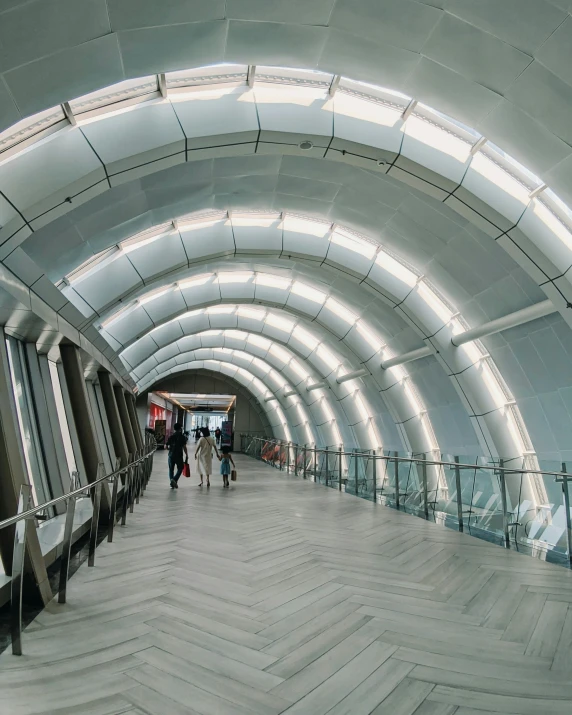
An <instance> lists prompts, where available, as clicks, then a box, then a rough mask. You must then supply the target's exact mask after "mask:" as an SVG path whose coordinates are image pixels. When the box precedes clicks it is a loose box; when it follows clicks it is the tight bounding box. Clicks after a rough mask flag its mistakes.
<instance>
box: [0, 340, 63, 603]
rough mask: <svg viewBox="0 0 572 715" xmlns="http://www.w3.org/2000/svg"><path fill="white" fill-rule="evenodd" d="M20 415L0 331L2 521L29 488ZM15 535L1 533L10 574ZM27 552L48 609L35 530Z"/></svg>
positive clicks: (47, 590) (11, 530)
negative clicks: (24, 490) (23, 488)
mask: <svg viewBox="0 0 572 715" xmlns="http://www.w3.org/2000/svg"><path fill="white" fill-rule="evenodd" d="M16 415H17V413H16V403H15V401H14V392H13V389H12V379H11V377H10V367H9V363H8V353H7V349H6V336H5V334H4V331H3V330H2V329H0V520H3V519H9V518H10V517H11V516H14V515H15V514H16V513H17V510H18V499H19V496H20V490H21V487H22V486H27V485H29V478H28V473H27V470H26V466H25V461H24V453H23V448H22V441H21V435H20V428H19V426H18V421H17V416H16ZM14 535H15V528H14V527H9V528H7V529H0V554H1V556H2V562H3V564H4V568H5V569H6V573H8V574H11V573H12V567H13V544H14ZM25 552H26V560H25V568H26V570H27V571H28V572H31V573H32V574H33V576H34V579H35V582H36V584H37V588H38V593H39V595H40V598H41V600H42V602H43V603H44V605H46V604H47V603H48V602H49V601H51V599H52V590H51V588H50V582H49V580H48V574H47V571H46V566H45V563H44V557H43V555H42V551H41V548H40V543H39V541H38V535H37V532H36V530H35V529H29V532H28V538H27V543H26V549H25Z"/></svg>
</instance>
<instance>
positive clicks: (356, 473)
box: [354, 448, 359, 497]
mask: <svg viewBox="0 0 572 715" xmlns="http://www.w3.org/2000/svg"><path fill="white" fill-rule="evenodd" d="M354 460H355V463H354V481H355V490H356V497H357V496H358V492H359V462H358V450H357V448H356V449H355V451H354Z"/></svg>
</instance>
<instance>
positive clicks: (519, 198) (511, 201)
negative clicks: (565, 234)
mask: <svg viewBox="0 0 572 715" xmlns="http://www.w3.org/2000/svg"><path fill="white" fill-rule="evenodd" d="M260 93H263V90H261V91H260ZM217 99H220V97H217ZM257 101H258V100H257ZM279 104H280V103H279ZM322 109H323V107H322ZM302 113H303V112H302ZM306 119H308V117H307V116H306ZM322 119H323V117H322ZM289 128H290V129H291V128H292V127H289ZM260 129H261V128H260V126H259V131H260ZM269 131H270V130H269ZM458 131H459V133H461V134H462V131H461V130H460V129H459V130H458ZM406 134H411V133H408V132H406ZM304 135H305V136H306V135H308V129H307V127H305V128H304ZM312 136H314V137H316V136H321V135H319V134H313V135H312ZM414 139H416V138H415V137H414ZM457 139H458V138H457ZM187 141H188V140H187ZM346 141H349V140H346ZM461 143H462V142H461ZM465 144H467V142H466V141H465ZM412 146H415V142H413V144H412ZM402 149H403V147H402ZM186 151H187V153H188V147H187V149H186ZM481 153H482V157H479V156H477V158H476V159H474V160H473V161H471V164H470V168H471V170H472V169H473V168H474V169H475V171H476V172H477V174H479V173H480V175H481V178H482V177H483V176H485V178H486V179H487V180H490V179H491V176H490V175H489V176H486V172H485V174H483V172H482V166H481V172H479V171H478V169H479V161H480V163H481V164H483V162H485V164H486V162H487V161H489V163H490V160H491V157H490V156H488V158H487V155H486V152H481ZM350 154H351V152H350ZM400 155H403V157H404V159H407V160H408V161H409V162H410V163H409V164H407V168H408V169H412V168H413V167H412V164H411V162H413V159H411V157H410V156H407V151H400ZM483 157H484V158H483ZM148 158H149V157H148ZM417 158H419V157H417ZM424 158H425V163H426V164H427V165H431V162H433V163H434V162H435V156H431V152H429V153H427V151H426V150H425V156H424ZM453 159H455V157H453ZM477 159H479V161H477ZM130 161H131V160H127V164H125V163H124V164H122V165H121V166H122V168H120V167H116V168H117V169H118V171H119V173H122V174H128V172H129V171H131V169H130V168H129V166H130V163H129V162H130ZM153 161H155V160H153ZM473 163H474V164H475V166H474V167H473ZM493 163H494V162H493ZM458 164H459V161H458V157H457V165H458ZM393 166H395V162H394V165H393ZM455 166H456V165H455V163H454V162H453V163H451V162H449V165H446V166H445V167H444V168H443V166H441V167H439V168H440V169H441V170H442V171H443V174H448V175H449V177H450V176H451V175H452V174H454V173H455V171H456V169H455V168H454V167H455ZM155 168H157V167H155ZM392 168H393V167H392ZM398 168H399V171H400V174H399V176H400V178H402V177H403V172H405V174H407V173H409V172H408V171H407V169H405V168H404V167H403V166H401V167H398ZM425 168H426V169H427V168H428V166H426V167H425ZM433 168H436V167H435V166H434V167H433ZM489 169H490V167H489ZM390 171H391V169H390ZM431 171H432V169H429V172H431ZM417 173H419V174H422V176H416V174H415V173H410V176H416V182H414V183H415V184H416V185H419V186H421V184H422V183H423V182H424V183H425V184H426V185H427V186H425V187H424V188H425V189H426V190H429V193H431V192H433V193H435V192H434V188H431V189H428V188H427V187H428V186H432V181H431V179H433V178H434V177H433V174H431V173H430V174H427V171H425V173H423V172H417ZM433 173H435V172H433ZM445 178H447V177H445ZM454 178H457V177H454ZM520 178H521V179H522V178H523V177H520ZM525 179H528V180H529V181H530V180H531V179H530V177H529V176H528V175H525ZM449 181H451V179H450V178H449ZM471 181H472V188H473V190H474V191H476V195H477V197H478V196H479V195H480V197H481V198H480V199H477V202H472V200H470V197H469V196H468V195H467V194H466V191H467V186H469V185H471ZM479 181H480V184H479ZM479 181H477V183H476V184H475V177H474V176H473V177H472V178H471V177H469V179H467V173H465V178H463V180H462V181H461V186H460V187H458V195H457V196H456V197H455V198H456V199H457V198H459V196H462V198H461V199H459V200H460V201H461V203H463V205H464V207H465V208H463V209H461V210H462V211H466V210H467V209H469V210H470V212H472V214H477V215H478V219H476V220H477V222H479V221H480V222H481V223H482V222H483V221H484V222H485V223H486V224H487V225H488V226H493V227H494V230H496V231H497V232H498V231H501V234H500V235H499V236H498V239H499V242H501V239H502V238H503V236H505V237H506V236H508V235H509V234H510V233H511V231H512V230H513V229H511V228H510V225H511V221H513V222H514V221H515V220H516V218H517V216H518V213H517V211H518V210H519V209H518V206H519V203H520V204H522V205H526V201H525V199H524V194H523V192H522V188H521V189H515V186H514V181H513V184H512V185H511V186H510V187H508V188H507V187H506V186H504V187H503V190H505V189H506V190H505V191H504V193H505V194H506V195H507V197H508V198H507V197H505V198H503V199H502V201H501V202H500V203H502V204H503V205H502V206H500V205H499V194H498V191H497V192H496V195H495V196H492V198H491V196H490V194H491V192H490V188H487V186H486V181H485V184H483V182H482V181H481V179H479ZM420 182H421V183H420ZM463 182H465V185H463ZM505 183H506V179H505ZM516 183H518V182H516ZM433 187H434V184H433ZM461 188H462V189H463V191H461ZM524 188H526V186H525V187H524ZM529 188H533V187H529ZM449 189H450V187H447V186H446V184H444V183H441V186H440V190H441V191H445V192H447V191H449ZM454 192H457V189H455V190H454ZM454 192H450V193H451V195H452V194H453V193H454ZM485 196H486V198H488V199H489V201H490V202H491V203H492V204H493V205H495V202H496V205H495V209H499V210H500V212H501V213H499V211H497V210H492V211H490V210H489V211H483V208H482V200H483V198H484V197H485ZM84 198H85V196H84ZM479 200H480V201H481V203H478V202H479ZM445 203H447V200H445ZM471 203H472V206H471ZM540 203H542V202H540ZM531 204H533V212H534V211H536V214H538V212H539V209H538V206H539V205H540V204H539V202H537V199H533V200H532V201H531ZM456 208H459V207H458V206H457V205H456ZM542 210H543V211H544V210H545V209H542ZM479 211H483V213H485V214H486V217H485V216H483V214H482V213H479ZM527 211H528V209H527ZM503 213H504V214H505V216H504V223H503V220H502V218H503V215H502V214H503ZM525 215H526V212H525ZM45 217H46V214H45V213H44V214H43V215H42V221H44V220H46V219H45ZM536 218H538V216H537V217H536ZM545 218H546V217H545ZM472 219H473V220H475V216H473V215H472ZM42 221H40V223H41V222H42ZM506 221H508V224H507V223H506ZM532 223H533V228H534V221H533V222H532ZM562 225H563V224H562ZM9 230H12V229H11V228H9ZM515 230H516V229H515ZM558 231H561V229H558ZM558 231H556V233H558ZM20 237H21V236H20ZM542 239H543V241H544V242H546V241H548V244H549V245H548V248H547V247H546V245H544V246H543V247H544V249H545V250H547V251H548V255H550V258H551V259H553V260H554V261H555V262H556V263H557V261H558V260H565V256H564V255H563V254H562V250H561V246H559V245H558V244H557V242H556V243H555V242H554V241H553V240H552V239H551V238H550V237H548V238H547V236H546V235H543V236H542ZM511 240H512V237H511ZM558 240H559V241H560V242H562V240H563V239H562V236H559V237H558ZM16 241H17V239H16ZM553 249H554V250H553ZM539 262H540V261H539ZM535 265H536V266H537V267H538V264H536V263H535ZM547 268H549V266H547V264H546V263H544V264H543V270H545V275H548V274H546V269H547ZM531 272H532V271H531ZM548 284H550V285H548ZM554 286H556V283H555V279H550V278H549V279H548V281H547V284H546V286H544V289H545V290H547V292H548V290H549V289H550V290H552V287H554ZM564 289H565V286H564ZM558 290H559V293H558V295H563V293H562V287H560V288H559V289H558ZM437 332H439V330H438V331H437ZM457 354H458V353H457ZM475 357H476V358H477V360H474V361H473V363H471V364H473V365H475V364H476V362H477V361H479V362H481V360H482V359H481V357H480V356H475ZM446 367H447V368H448V369H450V371H451V372H453V373H454V374H456V372H459V373H461V372H462V373H464V372H465V371H466V369H467V366H466V364H461V365H457V366H454V365H452V366H451V365H447V366H446ZM451 368H452V369H451ZM457 368H459V369H458V370H457ZM489 377H490V376H489ZM464 379H465V378H464ZM477 394H478V393H477ZM469 404H470V403H469ZM487 407H490V405H489V406H486V405H485V411H484V412H483V411H482V410H481V412H480V414H477V413H475V418H476V421H477V422H478V423H479V424H480V422H479V421H480V420H481V418H482V421H483V422H489V423H490V422H491V417H490V415H491V414H492V412H491V411H489V412H487V411H486V409H487ZM496 409H498V404H497V405H495V410H496ZM496 426H497V427H499V428H500V429H501V432H500V433H499V434H500V435H504V436H505V437H506V439H508V440H509V442H507V441H506V440H505V442H504V444H503V446H502V447H501V450H499V451H501V452H503V453H505V454H507V453H508V454H513V453H514V449H513V448H512V447H508V448H507V446H506V445H507V444H509V443H510V440H512V442H513V443H514V442H518V440H519V435H518V434H516V432H515V429H514V426H513V427H512V428H511V427H510V425H509V428H508V430H507V425H506V424H503V420H501V421H500V422H497V425H496ZM480 431H481V432H483V428H482V427H481V430H480ZM493 433H494V434H495V436H496V430H493ZM489 436H490V428H489ZM493 441H494V440H491V444H492V442H493ZM501 441H502V440H501ZM511 450H512V451H511Z"/></svg>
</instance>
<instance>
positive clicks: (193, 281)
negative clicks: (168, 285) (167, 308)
mask: <svg viewBox="0 0 572 715" xmlns="http://www.w3.org/2000/svg"><path fill="white" fill-rule="evenodd" d="M212 278H213V274H212V273H205V274H204V275H202V276H195V277H194V278H189V279H188V280H186V281H179V283H178V285H179V288H180V289H181V290H186V289H187V288H197V287H198V286H204V285H205V283H208V282H209V281H210V280H211V279H212Z"/></svg>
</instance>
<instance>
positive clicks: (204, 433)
mask: <svg viewBox="0 0 572 715" xmlns="http://www.w3.org/2000/svg"><path fill="white" fill-rule="evenodd" d="M173 430H174V431H173V434H172V435H171V436H170V437H169V439H168V440H167V449H168V450H169V460H168V461H169V484H170V485H171V489H178V488H179V478H180V476H181V474H182V473H183V467H184V465H185V462H187V463H188V461H189V453H188V450H187V436H186V435H185V433H184V432H183V431H182V425H181V424H180V423H179V422H177V423H176V424H175V425H174V427H173ZM217 430H218V428H217ZM218 432H219V437H218V439H217V441H216V442H215V440H214V439H213V438H212V437H211V433H210V430H209V428H208V427H201V428H200V437H199V438H198V440H197V442H196V445H197V446H196V449H195V459H196V460H197V465H198V468H199V475H200V477H201V481H200V484H199V487H202V486H203V478H204V476H206V478H207V487H210V485H211V482H210V476H211V474H212V469H213V449H214V451H215V453H216V456H217V459H219V460H220V473H221V475H222V481H223V487H224V488H225V489H226V488H228V487H229V486H230V482H229V477H230V474H231V465H232V467H233V468H236V465H235V463H234V460H233V458H232V455H231V453H230V447H228V446H226V445H224V446H222V447H221V448H220V452H219V450H218V447H217V442H220V430H218ZM195 436H196V435H195ZM175 470H176V471H175Z"/></svg>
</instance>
